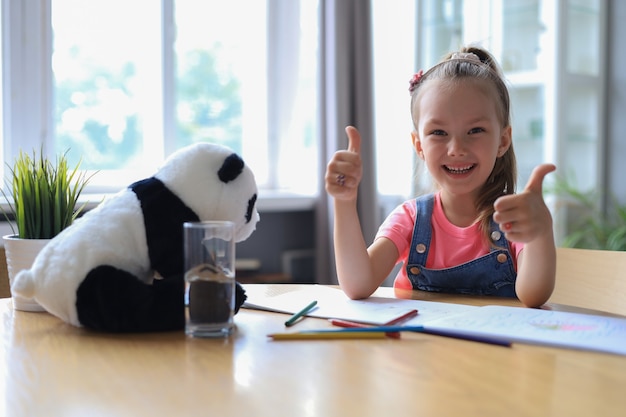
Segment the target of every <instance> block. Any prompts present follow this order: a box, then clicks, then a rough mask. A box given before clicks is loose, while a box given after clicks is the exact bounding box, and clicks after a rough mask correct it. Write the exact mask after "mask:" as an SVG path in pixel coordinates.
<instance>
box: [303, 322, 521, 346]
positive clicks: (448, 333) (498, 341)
mask: <svg viewBox="0 0 626 417" xmlns="http://www.w3.org/2000/svg"><path fill="white" fill-rule="evenodd" d="M347 332H386V333H388V332H419V333H426V334H432V335H436V336H445V337H451V338H454V339H462V340H469V341H472V342H480V343H487V344H490V345H497V346H505V347H511V341H510V340H507V339H503V338H499V337H490V336H479V335H470V334H466V333H459V332H455V331H452V330H438V329H429V328H425V327H424V326H372V327H354V328H344V329H319V330H303V331H302V332H301V333H347Z"/></svg>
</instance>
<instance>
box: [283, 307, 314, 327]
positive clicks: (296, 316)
mask: <svg viewBox="0 0 626 417" xmlns="http://www.w3.org/2000/svg"><path fill="white" fill-rule="evenodd" d="M316 305H317V301H312V302H311V303H310V304H309V305H307V306H306V307H304V308H303V309H302V310H300V311H298V312H297V313H296V314H294V315H293V316H291V317H290V318H289V320H287V321H286V322H285V326H287V327H290V326H293V325H294V324H296V322H297V321H298V319H299V318H300V317H302V316H304V315H305V314H307V313H308V312H309V311H311V310H312V309H313V307H315V306H316Z"/></svg>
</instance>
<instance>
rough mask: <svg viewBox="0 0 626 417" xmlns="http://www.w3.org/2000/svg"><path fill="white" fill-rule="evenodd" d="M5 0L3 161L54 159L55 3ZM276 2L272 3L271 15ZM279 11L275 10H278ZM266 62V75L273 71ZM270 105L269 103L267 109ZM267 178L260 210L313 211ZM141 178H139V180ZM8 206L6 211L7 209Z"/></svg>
mask: <svg viewBox="0 0 626 417" xmlns="http://www.w3.org/2000/svg"><path fill="white" fill-rule="evenodd" d="M0 1H1V10H0V13H1V16H2V53H3V57H2V58H3V59H2V63H3V68H2V74H3V76H2V106H1V111H2V122H0V123H2V125H1V126H0V128H1V131H2V146H1V147H0V160H2V161H5V162H6V161H12V160H14V159H15V157H16V156H17V155H18V154H19V151H20V149H40V148H41V149H42V150H43V152H44V154H45V155H47V156H53V154H54V150H53V149H51V147H50V146H49V144H50V142H51V141H52V140H54V120H53V117H54V116H53V115H54V112H53V105H54V102H53V96H52V94H53V88H54V84H53V72H52V22H51V17H52V16H51V14H52V13H51V10H52V9H51V8H52V3H51V0H35V1H24V2H21V1H20V2H14V1H11V0H0ZM174 2H175V0H161V2H160V7H161V13H162V14H161V19H162V21H161V24H162V28H163V30H162V32H161V35H162V39H161V47H162V56H163V64H162V67H161V71H162V86H160V87H161V88H162V97H163V106H162V109H163V118H162V126H161V131H162V133H163V143H164V145H163V148H164V149H163V153H164V155H169V154H170V153H171V152H173V151H174V150H175V149H174V143H173V141H172V140H171V139H170V140H168V139H167V138H173V137H174V132H175V129H176V126H175V111H174V109H173V107H174V106H175V103H174V96H175V91H174V88H175V81H174V79H175V68H174V41H175V35H174V34H175V22H174ZM277 5H278V3H277V2H275V1H271V0H270V2H269V3H268V13H269V12H271V9H272V8H273V7H276V6H277ZM274 11H275V12H276V10H274ZM271 70H272V68H271V63H268V71H271ZM269 105H271V103H268V106H269ZM276 141H280V139H276V138H272V139H270V138H268V146H272V145H274V146H275V145H276V143H275V142H276ZM278 155H279V154H278V153H277V152H275V153H273V152H269V153H268V158H269V161H268V164H269V166H270V167H275V166H278V161H277V160H273V159H272V158H278ZM0 173H1V175H2V178H3V184H2V187H3V188H5V184H6V178H7V173H8V169H7V166H6V164H5V163H3V164H2V168H0ZM275 177H276V175H275V174H270V175H269V184H268V185H269V186H270V188H267V189H265V188H264V189H262V190H260V193H259V209H260V210H264V211H282V210H303V209H310V208H312V207H314V205H315V202H316V197H317V196H316V195H315V194H310V193H307V194H299V193H295V192H285V191H281V190H279V189H272V185H275V184H273V183H272V178H275ZM138 179H139V178H138ZM123 186H125V185H121V186H120V185H119V184H116V185H115V186H112V187H96V186H90V185H88V186H87V187H86V188H85V191H84V192H83V194H82V195H81V199H85V200H88V201H100V196H101V195H103V194H108V193H112V192H116V191H119V190H120V189H121V188H122V187H123ZM3 207H5V206H3Z"/></svg>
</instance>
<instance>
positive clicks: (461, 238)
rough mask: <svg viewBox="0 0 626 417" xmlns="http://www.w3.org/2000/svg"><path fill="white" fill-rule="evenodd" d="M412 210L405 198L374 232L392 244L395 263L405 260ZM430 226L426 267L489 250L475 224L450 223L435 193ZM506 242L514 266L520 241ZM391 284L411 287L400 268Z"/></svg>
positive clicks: (447, 264) (441, 265) (445, 264)
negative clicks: (394, 250)
mask: <svg viewBox="0 0 626 417" xmlns="http://www.w3.org/2000/svg"><path fill="white" fill-rule="evenodd" d="M416 212H417V207H416V204H415V200H409V201H405V202H404V203H403V204H402V205H400V206H398V207H396V209H395V210H394V211H393V212H392V213H391V214H389V216H388V217H387V219H385V221H384V222H383V224H382V225H381V226H380V228H379V229H378V233H377V234H376V239H379V238H381V237H386V238H387V239H390V240H391V241H392V242H393V243H394V244H395V245H396V248H397V249H398V253H399V257H398V260H397V262H396V263H400V262H405V261H406V260H407V259H408V256H409V249H410V247H411V238H412V237H413V227H414V225H415V216H416ZM431 227H432V236H431V240H430V248H429V250H428V258H427V259H426V265H425V266H426V268H429V269H443V268H450V267H453V266H457V265H460V264H463V263H466V262H469V261H471V260H473V259H476V258H479V257H481V256H483V255H486V254H488V253H489V249H490V248H489V245H488V244H487V243H486V242H485V240H484V239H483V237H482V234H481V232H480V225H479V223H474V224H472V225H471V226H469V227H458V226H455V225H453V224H452V223H450V221H449V220H448V219H447V218H446V215H445V214H444V212H443V207H442V206H441V198H440V196H439V193H437V194H435V203H434V205H433V215H432V218H431ZM509 244H510V246H511V251H512V252H513V253H512V254H511V256H512V258H513V265H514V266H515V269H517V256H518V255H519V253H520V251H521V250H522V249H523V248H524V244H523V243H516V242H509ZM451 249H453V250H451ZM393 285H394V287H396V288H405V289H411V288H412V285H411V282H410V281H409V278H408V277H407V274H406V268H404V267H402V268H400V270H399V271H398V274H397V276H396V279H395V281H394V284H393Z"/></svg>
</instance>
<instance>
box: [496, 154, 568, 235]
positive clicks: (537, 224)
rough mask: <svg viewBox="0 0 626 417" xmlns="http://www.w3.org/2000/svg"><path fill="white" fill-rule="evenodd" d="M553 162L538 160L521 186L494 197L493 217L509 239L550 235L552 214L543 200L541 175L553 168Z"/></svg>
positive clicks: (543, 176)
mask: <svg viewBox="0 0 626 417" xmlns="http://www.w3.org/2000/svg"><path fill="white" fill-rule="evenodd" d="M555 169H556V167H555V166H554V165H553V164H541V165H539V166H537V167H535V169H534V170H533V172H532V173H531V175H530V178H529V179H528V183H527V184H526V187H525V188H524V190H523V191H522V192H520V193H518V194H512V195H506V196H503V197H500V198H498V199H497V200H496V201H495V203H494V205H493V206H494V209H495V213H494V214H493V219H494V221H495V222H496V223H498V224H499V225H500V230H502V231H503V232H504V233H505V235H506V238H507V239H508V240H510V241H512V242H523V243H528V242H531V241H532V240H534V239H536V238H537V237H538V236H541V235H543V234H547V233H549V234H550V235H552V215H551V214H550V210H549V209H548V207H547V206H546V203H545V201H544V200H543V194H542V190H543V179H544V178H545V176H546V175H547V174H549V173H550V172H552V171H554V170H555Z"/></svg>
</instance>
